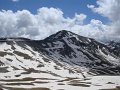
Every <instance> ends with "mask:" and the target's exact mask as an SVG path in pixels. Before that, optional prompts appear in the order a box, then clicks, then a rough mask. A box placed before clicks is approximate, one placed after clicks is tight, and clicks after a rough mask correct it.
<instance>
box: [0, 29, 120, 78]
mask: <svg viewBox="0 0 120 90" xmlns="http://www.w3.org/2000/svg"><path fill="white" fill-rule="evenodd" d="M111 47H113V46H110V45H105V44H103V43H100V42H97V41H96V40H94V39H91V38H87V37H83V36H79V35H77V34H74V33H72V32H70V31H65V30H62V31H59V32H57V33H56V34H53V35H51V36H49V37H47V38H46V39H44V40H30V39H26V38H1V39H0V76H1V77H0V78H1V79H3V78H4V79H5V78H19V77H23V75H24V74H31V73H40V74H41V75H42V74H43V75H46V77H49V76H51V77H81V78H82V77H86V76H88V75H119V74H120V67H119V65H120V57H119V55H118V54H117V53H118V52H116V51H115V50H113V48H111Z"/></svg>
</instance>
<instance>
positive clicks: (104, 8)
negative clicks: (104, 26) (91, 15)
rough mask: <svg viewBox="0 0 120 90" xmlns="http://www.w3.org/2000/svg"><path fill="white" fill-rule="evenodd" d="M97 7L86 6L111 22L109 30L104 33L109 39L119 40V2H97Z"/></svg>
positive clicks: (114, 0)
mask: <svg viewBox="0 0 120 90" xmlns="http://www.w3.org/2000/svg"><path fill="white" fill-rule="evenodd" d="M97 5H98V6H95V5H87V6H88V8H90V9H92V10H93V11H94V12H96V13H98V14H101V15H102V16H105V17H108V18H109V19H110V20H111V23H110V25H109V26H110V30H109V31H108V32H107V33H108V34H107V33H106V35H108V37H109V38H111V39H117V40H119V39H120V10H119V9H120V0H98V1H97Z"/></svg>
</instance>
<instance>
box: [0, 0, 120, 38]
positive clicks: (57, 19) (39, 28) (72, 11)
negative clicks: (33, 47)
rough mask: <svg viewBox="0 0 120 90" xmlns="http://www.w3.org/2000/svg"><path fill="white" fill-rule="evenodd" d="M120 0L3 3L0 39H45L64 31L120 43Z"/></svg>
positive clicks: (0, 6) (6, 0) (8, 0)
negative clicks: (119, 41)
mask: <svg viewBox="0 0 120 90" xmlns="http://www.w3.org/2000/svg"><path fill="white" fill-rule="evenodd" d="M119 9H120V0H0V37H6V36H7V37H11V36H12V37H18V36H20V37H26V38H31V39H43V38H46V37H48V36H49V35H52V34H54V33H56V32H58V31H60V30H69V31H72V32H74V33H76V34H79V35H82V36H85V37H90V38H94V39H97V40H119V39H120V10H119Z"/></svg>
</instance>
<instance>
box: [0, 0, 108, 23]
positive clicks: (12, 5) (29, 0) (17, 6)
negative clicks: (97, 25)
mask: <svg viewBox="0 0 120 90" xmlns="http://www.w3.org/2000/svg"><path fill="white" fill-rule="evenodd" d="M96 1H97V0H19V1H18V2H13V1H12V0H0V10H2V9H3V10H12V11H14V12H15V11H17V10H23V9H26V10H29V11H30V12H32V13H33V14H36V12H37V9H39V8H41V7H48V8H50V7H54V8H59V9H61V10H62V11H63V12H64V17H71V18H72V17H74V14H75V13H78V14H80V13H84V14H86V15H87V19H86V20H85V23H89V22H90V20H91V19H93V18H94V19H97V20H100V21H102V22H103V23H108V21H109V20H108V18H106V17H103V16H101V15H99V14H97V13H94V12H92V10H91V9H89V8H88V7H87V4H90V5H91V4H92V5H95V6H97V5H96Z"/></svg>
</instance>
